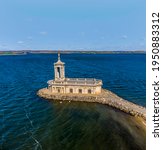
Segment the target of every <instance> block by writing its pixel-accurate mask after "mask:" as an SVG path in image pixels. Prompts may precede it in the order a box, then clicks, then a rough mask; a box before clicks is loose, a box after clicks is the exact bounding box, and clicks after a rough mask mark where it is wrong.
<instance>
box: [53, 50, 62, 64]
mask: <svg viewBox="0 0 163 150" xmlns="http://www.w3.org/2000/svg"><path fill="white" fill-rule="evenodd" d="M54 64H55V65H64V64H65V63H64V62H62V61H61V59H60V53H58V61H57V62H56V63H54Z"/></svg>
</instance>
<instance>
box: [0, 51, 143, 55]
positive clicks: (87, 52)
mask: <svg viewBox="0 0 163 150" xmlns="http://www.w3.org/2000/svg"><path fill="white" fill-rule="evenodd" d="M57 53H58V51H57V50H17V51H15V50H13V51H12V50H10V51H0V55H27V54H57ZM60 53H62V54H146V51H141V50H140V51H102V50H101V51H100V50H97V51H92V50H90V51H88V50H80V51H79V50H62V51H60Z"/></svg>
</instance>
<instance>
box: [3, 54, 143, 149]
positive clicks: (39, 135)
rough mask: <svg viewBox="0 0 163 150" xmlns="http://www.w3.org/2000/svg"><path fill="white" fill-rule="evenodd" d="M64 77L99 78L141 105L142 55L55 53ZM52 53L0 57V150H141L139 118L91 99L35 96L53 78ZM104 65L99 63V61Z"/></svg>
mask: <svg viewBox="0 0 163 150" xmlns="http://www.w3.org/2000/svg"><path fill="white" fill-rule="evenodd" d="M61 59H62V60H63V61H64V62H65V63H66V75H67V76H68V77H95V78H99V79H102V80H103V82H104V88H106V89H109V90H111V91H113V92H114V93H116V94H118V95H119V96H121V97H123V98H124V99H127V100H130V101H133V102H135V103H137V104H140V105H143V106H145V55H144V54H139V55H138V54H134V55H133V54H128V55H122V54H121V55H115V54H114V55H102V54H101V55H88V54H82V55H81V54H70V55H61ZM56 60H57V55H54V54H52V55H49V54H48V55H22V56H1V57H0V70H1V72H0V79H1V80H0V124H1V125H2V126H1V127H0V135H1V138H0V149H2V150H3V149H4V150H6V149H7V150H8V149H25V150H28V149H45V150H52V149H57V150H63V149H64V150H68V149H70V150H85V149H86V150H96V149H97V150H100V149H101V150H105V149H106V150H108V149H109V150H131V149H132V150H145V129H144V127H143V125H142V123H141V122H139V121H137V120H136V119H135V118H134V117H131V116H129V115H127V114H125V113H123V112H120V111H118V110H115V109H113V108H111V107H108V106H105V105H102V104H96V103H84V102H82V103H80V102H70V103H69V102H62V103H60V102H59V101H55V102H54V101H47V100H44V99H41V98H39V97H38V96H37V95H36V92H37V91H38V89H40V88H43V87H46V86H47V85H46V81H47V80H49V79H52V78H53V62H55V61H56ZM104 64H105V65H104Z"/></svg>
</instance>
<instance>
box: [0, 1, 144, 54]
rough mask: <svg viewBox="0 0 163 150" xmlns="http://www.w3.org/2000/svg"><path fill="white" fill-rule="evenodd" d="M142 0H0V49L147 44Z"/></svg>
mask: <svg viewBox="0 0 163 150" xmlns="http://www.w3.org/2000/svg"><path fill="white" fill-rule="evenodd" d="M145 35H146V3H145V0H0V50H112V51H119V50H122V51H123V50H145V47H146V46H145V43H146V41H145V40H146V37H145Z"/></svg>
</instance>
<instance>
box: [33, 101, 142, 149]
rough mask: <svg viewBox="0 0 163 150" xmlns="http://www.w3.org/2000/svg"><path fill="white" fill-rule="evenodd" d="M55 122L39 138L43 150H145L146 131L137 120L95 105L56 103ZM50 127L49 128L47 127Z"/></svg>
mask: <svg viewBox="0 0 163 150" xmlns="http://www.w3.org/2000/svg"><path fill="white" fill-rule="evenodd" d="M52 104H53V106H54V108H55V109H54V112H53V117H54V120H52V121H51V122H49V123H47V124H48V126H47V128H46V127H44V129H46V130H45V131H42V130H40V129H39V130H38V131H37V133H36V136H38V135H39V136H38V139H39V138H40V136H44V135H45V132H47V136H46V137H44V138H43V137H42V138H43V139H42V140H41V141H40V143H41V145H42V148H43V149H49V150H50V149H57V150H63V149H65V150H85V149H86V150H105V149H106V150H108V149H109V150H145V131H144V129H143V128H142V126H141V124H139V122H136V121H135V120H134V119H133V117H131V116H129V115H127V114H125V113H123V112H120V111H118V110H115V109H113V108H111V107H108V106H103V105H101V104H95V103H93V104H92V103H91V104H90V103H80V102H70V103H69V102H62V103H59V102H53V103H52ZM45 126H46V125H45Z"/></svg>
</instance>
